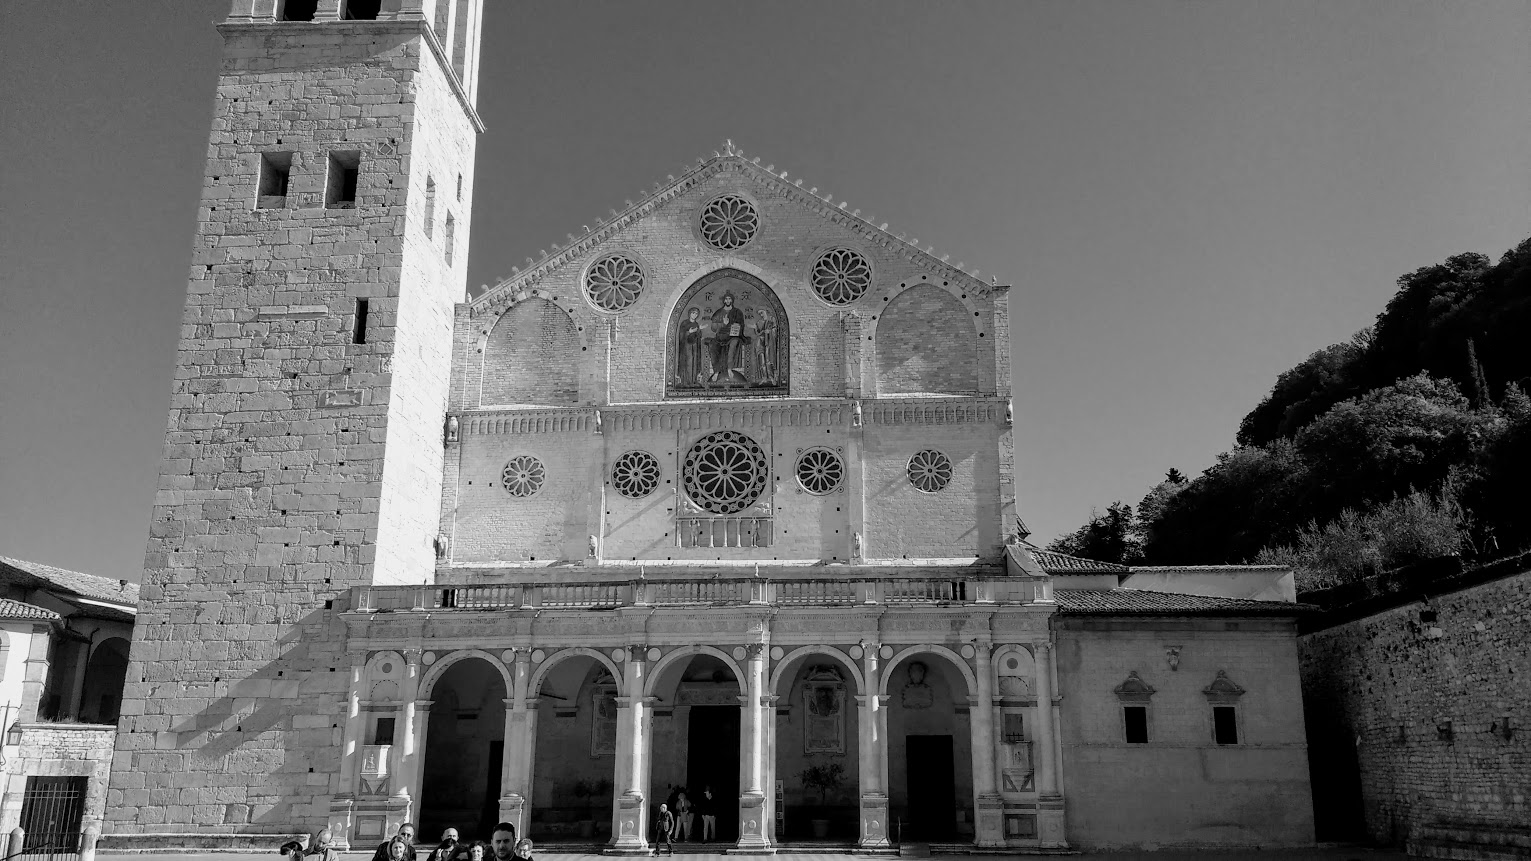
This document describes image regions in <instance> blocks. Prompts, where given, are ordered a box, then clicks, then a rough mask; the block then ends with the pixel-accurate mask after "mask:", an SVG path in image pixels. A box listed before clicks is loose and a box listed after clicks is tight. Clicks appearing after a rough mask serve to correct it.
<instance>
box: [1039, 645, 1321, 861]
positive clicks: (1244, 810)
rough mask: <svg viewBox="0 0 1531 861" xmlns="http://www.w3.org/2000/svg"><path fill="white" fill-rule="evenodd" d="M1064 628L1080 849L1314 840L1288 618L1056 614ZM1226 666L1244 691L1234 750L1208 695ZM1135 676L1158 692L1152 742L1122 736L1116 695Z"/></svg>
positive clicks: (1062, 674) (1072, 833)
mask: <svg viewBox="0 0 1531 861" xmlns="http://www.w3.org/2000/svg"><path fill="white" fill-rule="evenodd" d="M1055 624H1056V625H1057V629H1058V657H1057V663H1058V680H1059V685H1060V689H1059V690H1060V693H1061V694H1062V697H1063V699H1062V702H1061V705H1060V713H1061V717H1062V725H1063V783H1064V792H1065V795H1066V797H1067V799H1068V838H1069V844H1070V845H1072V846H1075V847H1079V848H1108V847H1113V848H1126V847H1140V848H1144V849H1155V848H1167V847H1171V846H1208V847H1210V846H1220V847H1228V846H1247V847H1261V848H1264V847H1271V846H1280V845H1302V844H1309V843H1312V841H1313V807H1312V797H1311V794H1310V793H1311V790H1310V787H1309V780H1308V758H1307V745H1306V743H1305V738H1304V732H1303V722H1302V693H1301V687H1300V684H1299V681H1298V676H1297V662H1296V650H1297V643H1296V630H1295V626H1294V623H1293V621H1292V620H1290V619H1282V620H1267V619H1253V618H1243V619H1237V618H1231V619H1220V618H1219V619H1193V618H1183V619H1169V618H1160V619H1150V618H1122V617H1098V618H1081V617H1067V616H1059V617H1057V619H1056V623H1055ZM1171 647H1174V648H1175V649H1177V650H1178V651H1176V652H1175V653H1174V655H1175V659H1174V661H1173V662H1172V661H1171V655H1170V653H1169V652H1168V650H1169V649H1170V648H1171ZM1219 671H1222V672H1224V673H1225V674H1226V675H1227V677H1228V678H1229V679H1231V680H1232V681H1233V682H1235V683H1236V684H1238V685H1239V686H1241V687H1242V688H1243V689H1244V693H1243V694H1242V695H1240V696H1239V697H1238V698H1237V704H1236V708H1237V717H1238V720H1237V723H1238V729H1239V739H1238V743H1237V744H1233V745H1219V744H1217V743H1216V742H1215V741H1214V737H1213V727H1212V707H1211V704H1210V703H1209V700H1208V697H1207V695H1206V694H1205V693H1204V691H1205V689H1206V688H1207V687H1209V686H1210V685H1211V684H1212V682H1213V681H1214V680H1216V679H1217V677H1218V676H1217V674H1218V672H1219ZM1132 672H1136V673H1137V674H1138V677H1139V678H1140V679H1142V680H1143V681H1144V682H1145V683H1147V684H1148V685H1149V686H1150V687H1152V688H1153V689H1154V692H1153V694H1152V695H1151V696H1150V697H1149V703H1148V708H1149V712H1148V743H1146V744H1129V743H1127V742H1126V739H1125V734H1124V728H1123V717H1122V705H1123V703H1122V701H1121V700H1120V699H1119V697H1118V695H1117V694H1116V692H1115V689H1116V688H1117V687H1118V686H1119V685H1122V684H1123V682H1125V681H1126V680H1127V678H1128V674H1129V673H1132Z"/></svg>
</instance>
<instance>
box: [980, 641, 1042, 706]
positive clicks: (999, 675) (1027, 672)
mask: <svg viewBox="0 0 1531 861" xmlns="http://www.w3.org/2000/svg"><path fill="white" fill-rule="evenodd" d="M1010 655H1020V656H1022V657H1021V659H1020V661H1019V663H1020V666H1019V667H1018V668H1017V671H1016V672H1007V671H1006V667H1005V663H1004V662H1005V658H1006V657H1008V656H1010ZM990 668H991V669H992V670H993V672H994V678H993V679H992V680H991V685H992V690H993V691H994V692H995V694H996V695H998V696H1002V697H1011V698H1018V699H1027V698H1032V697H1035V696H1036V690H1037V661H1036V657H1035V656H1034V655H1032V653H1031V650H1030V649H1028V648H1026V647H1025V646H1024V645H1021V644H1019V643H1007V644H1005V645H1003V646H1000V647H999V648H997V649H995V650H994V653H993V657H992V659H991V662H990ZM1007 678H1013V679H1021V680H1022V683H1023V684H1024V685H1025V688H1026V690H1025V693H1024V694H1022V693H1018V692H1015V691H1014V690H1013V688H1014V687H1015V685H1014V683H1011V684H1006V682H1005V679H1007Z"/></svg>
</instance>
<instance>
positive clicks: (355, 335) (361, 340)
mask: <svg viewBox="0 0 1531 861" xmlns="http://www.w3.org/2000/svg"><path fill="white" fill-rule="evenodd" d="M351 343H353V344H365V343H367V300H366V299H357V300H356V314H355V316H354V317H352V319H351Z"/></svg>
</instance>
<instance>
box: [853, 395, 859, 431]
mask: <svg viewBox="0 0 1531 861" xmlns="http://www.w3.org/2000/svg"><path fill="white" fill-rule="evenodd" d="M851 427H853V428H859V427H861V401H857V402H855V403H854V404H851Z"/></svg>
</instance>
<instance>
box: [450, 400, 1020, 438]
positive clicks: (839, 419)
mask: <svg viewBox="0 0 1531 861" xmlns="http://www.w3.org/2000/svg"><path fill="white" fill-rule="evenodd" d="M855 404H856V402H855V401H853V400H848V399H847V400H839V399H834V400H817V399H815V400H803V401H790V400H782V401H775V400H772V401H744V402H723V401H708V402H701V403H696V402H668V403H656V404H616V405H613V406H604V407H536V408H530V409H490V410H468V411H463V412H458V413H453V414H452V415H455V416H457V417H458V420H459V425H460V427H461V429H462V430H461V433H462V434H463V435H464V436H496V435H500V434H529V433H594V432H595V431H596V429H597V427H602V428H604V427H608V426H609V427H612V428H616V429H618V430H624V431H645V430H711V429H714V428H752V427H799V426H804V427H823V426H826V425H828V426H834V425H845V424H848V423H849V422H850V421H851V419H852V417H853V416H854V414H855ZM861 404H862V408H863V416H865V420H866V421H870V422H872V423H874V424H879V425H905V424H919V425H955V424H991V423H997V422H1002V421H1004V416H1005V400H1004V399H1003V398H995V397H982V398H898V399H881V398H871V399H867V400H864V401H861Z"/></svg>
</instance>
